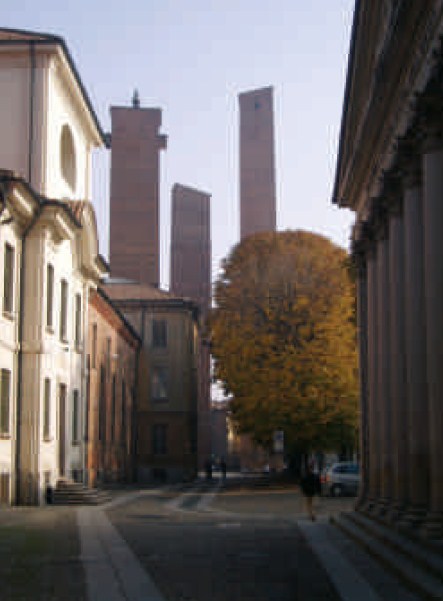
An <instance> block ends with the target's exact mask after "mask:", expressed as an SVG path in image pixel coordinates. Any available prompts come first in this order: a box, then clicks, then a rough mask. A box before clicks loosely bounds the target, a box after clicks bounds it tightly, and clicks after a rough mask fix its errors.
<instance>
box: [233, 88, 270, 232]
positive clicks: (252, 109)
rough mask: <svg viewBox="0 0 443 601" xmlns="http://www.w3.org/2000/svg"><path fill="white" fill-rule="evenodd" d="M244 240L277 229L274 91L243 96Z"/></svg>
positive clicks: (244, 94)
mask: <svg viewBox="0 0 443 601" xmlns="http://www.w3.org/2000/svg"><path fill="white" fill-rule="evenodd" d="M239 105H240V237H241V239H243V238H245V237H246V236H250V235H251V234H256V233H258V232H273V231H275V228H276V193H275V151H274V106H273V88H272V87H268V88H262V89H259V90H252V91H250V92H243V93H242V94H240V95H239Z"/></svg>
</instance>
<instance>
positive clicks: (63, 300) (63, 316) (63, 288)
mask: <svg viewBox="0 0 443 601" xmlns="http://www.w3.org/2000/svg"><path fill="white" fill-rule="evenodd" d="M60 340H62V341H63V342H67V341H68V282H67V281H66V280H62V281H61V283H60Z"/></svg>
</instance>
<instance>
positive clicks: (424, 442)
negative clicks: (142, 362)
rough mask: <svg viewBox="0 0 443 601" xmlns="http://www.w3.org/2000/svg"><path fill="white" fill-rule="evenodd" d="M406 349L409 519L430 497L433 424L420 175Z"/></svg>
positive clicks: (410, 242) (406, 212) (412, 226)
mask: <svg viewBox="0 0 443 601" xmlns="http://www.w3.org/2000/svg"><path fill="white" fill-rule="evenodd" d="M403 185H404V194H403V216H404V224H405V255H404V263H405V297H404V299H405V348H406V386H407V402H408V447H409V461H407V465H408V470H409V482H408V485H409V493H408V496H409V511H408V514H409V518H410V519H412V521H416V520H419V519H420V515H423V513H424V511H425V509H426V506H427V503H428V499H429V443H428V437H429V423H428V392H427V383H426V318H425V295H424V275H423V262H424V256H423V216H422V209H423V207H422V189H421V181H420V174H419V172H417V171H416V170H414V169H412V168H411V166H410V168H409V171H408V172H407V177H406V178H405V179H404V184H403Z"/></svg>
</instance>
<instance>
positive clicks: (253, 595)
mask: <svg viewBox="0 0 443 601" xmlns="http://www.w3.org/2000/svg"><path fill="white" fill-rule="evenodd" d="M256 484H257V482H252V481H248V480H243V481H241V480H238V481H236V482H234V483H233V482H232V481H229V482H228V484H227V485H226V486H224V485H222V484H221V482H220V481H219V480H217V479H215V480H214V481H212V482H211V483H207V482H205V481H199V482H196V483H193V484H189V485H183V486H170V487H163V488H157V489H134V488H132V489H121V490H114V491H112V492H111V493H110V494H111V496H112V500H111V501H110V502H108V503H107V504H105V505H102V506H99V507H90V506H89V507H88V506H80V507H75V506H74V507H54V506H52V507H51V506H47V507H40V508H38V507H34V508H31V507H27V508H25V507H17V508H5V509H1V510H0V559H1V562H0V579H1V582H2V588H1V600H2V601H19V600H20V601H23V600H24V601H59V600H63V601H82V600H84V601H249V600H251V601H252V600H254V601H286V600H287V601H296V600H300V601H302V600H303V601H317V600H319V601H320V600H322V601H323V600H325V601H339V600H346V601H347V600H350V601H353V600H354V599H358V600H359V601H392V600H393V599H395V600H401V601H417V597H415V596H414V595H412V594H411V593H410V592H409V591H406V590H405V589H404V588H403V587H402V586H401V585H400V583H399V582H398V581H397V580H396V579H395V578H394V577H393V576H392V575H390V574H388V573H387V572H386V571H384V570H383V569H382V568H381V567H380V566H379V565H378V564H377V562H375V561H374V560H373V559H371V558H370V557H369V556H368V555H367V554H366V553H364V551H363V550H362V549H360V548H359V546H358V545H356V544H355V543H353V542H352V541H351V540H349V539H348V538H347V537H346V536H344V535H343V534H342V533H341V532H340V530H339V529H338V528H336V527H335V526H333V525H330V524H329V523H328V518H329V517H330V516H334V515H335V516H338V514H339V513H340V512H346V511H349V510H351V509H352V507H353V504H354V501H355V500H354V499H353V498H329V497H321V498H317V499H316V500H315V501H316V503H315V505H316V514H317V516H318V520H317V521H316V522H311V521H310V520H308V519H307V518H306V516H305V514H304V512H303V499H302V497H301V494H300V492H299V490H298V488H296V487H295V486H293V485H285V486H274V485H271V484H270V483H269V482H268V483H265V485H264V486H256Z"/></svg>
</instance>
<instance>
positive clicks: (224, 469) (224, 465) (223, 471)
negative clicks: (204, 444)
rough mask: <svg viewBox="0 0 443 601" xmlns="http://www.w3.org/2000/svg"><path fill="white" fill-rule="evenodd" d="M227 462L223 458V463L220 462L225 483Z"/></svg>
mask: <svg viewBox="0 0 443 601" xmlns="http://www.w3.org/2000/svg"><path fill="white" fill-rule="evenodd" d="M226 470H227V467H226V461H225V459H224V457H222V459H221V461H220V471H221V476H222V481H223V482H224V481H225V480H226Z"/></svg>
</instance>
